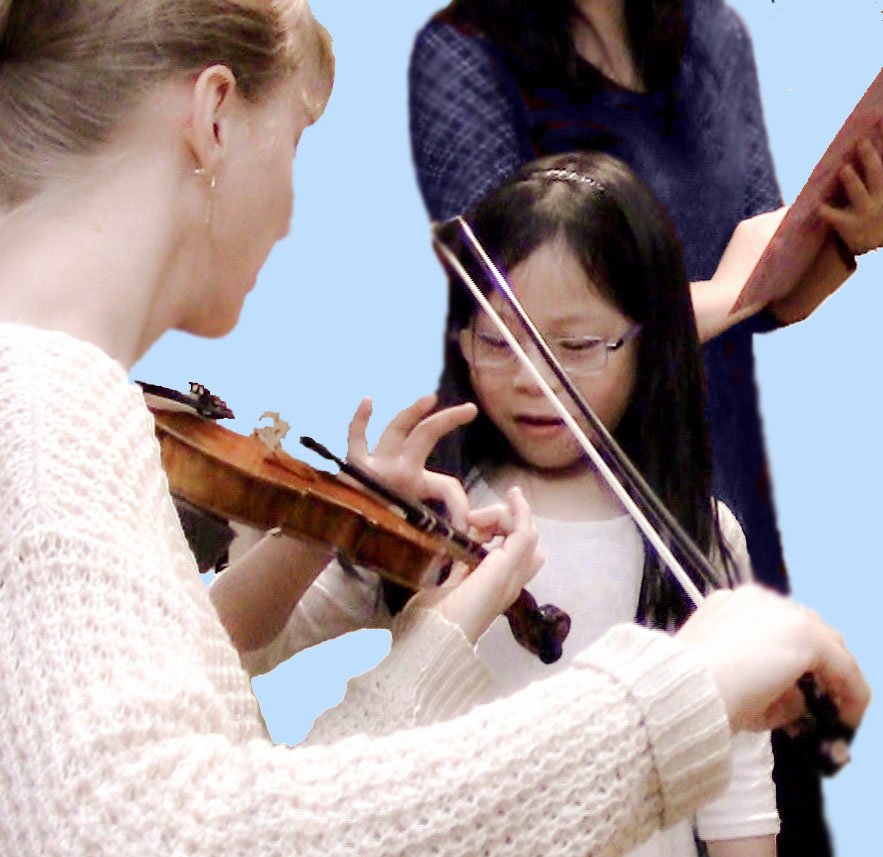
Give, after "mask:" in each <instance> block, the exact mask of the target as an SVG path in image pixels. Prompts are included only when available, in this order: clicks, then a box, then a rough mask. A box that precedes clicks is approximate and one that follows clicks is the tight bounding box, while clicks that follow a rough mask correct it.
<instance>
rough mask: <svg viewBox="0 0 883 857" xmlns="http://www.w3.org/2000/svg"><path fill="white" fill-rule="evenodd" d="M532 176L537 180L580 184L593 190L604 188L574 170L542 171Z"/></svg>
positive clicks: (589, 177)
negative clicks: (536, 177)
mask: <svg viewBox="0 0 883 857" xmlns="http://www.w3.org/2000/svg"><path fill="white" fill-rule="evenodd" d="M534 175H535V176H538V177H539V178H544V179H551V180H552V181H561V182H580V183H581V184H587V185H590V186H591V187H593V188H595V190H598V191H603V190H604V186H603V185H602V184H601V183H600V182H599V181H596V180H595V179H593V178H591V176H584V175H583V174H582V173H578V172H576V171H575V170H561V169H556V170H543V171H542V172H539V173H534Z"/></svg>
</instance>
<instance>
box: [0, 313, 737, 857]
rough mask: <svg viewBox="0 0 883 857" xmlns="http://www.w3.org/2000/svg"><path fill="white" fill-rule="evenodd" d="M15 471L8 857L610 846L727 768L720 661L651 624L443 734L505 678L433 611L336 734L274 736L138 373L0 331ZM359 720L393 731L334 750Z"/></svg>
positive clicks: (408, 634) (6, 688) (25, 332)
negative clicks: (219, 606)
mask: <svg viewBox="0 0 883 857" xmlns="http://www.w3.org/2000/svg"><path fill="white" fill-rule="evenodd" d="M0 463H2V468H0V653H2V657H0V854H2V855H3V857H7V855H9V857H31V855H33V857H38V855H39V857H51V855H65V857H67V855H75V856H76V855H82V857H86V855H88V857H101V855H113V857H118V855H139V857H141V855H206V857H208V855H212V857H217V855H220V854H223V855H249V857H255V855H261V856H262V855H277V854H278V855H286V857H291V855H295V854H297V855H312V854H315V855H323V857H325V855H329V854H333V855H337V854H341V855H342V854H352V855H360V857H363V855H405V854H407V855H417V857H419V855H424V854H427V855H428V854H433V855H455V854H456V855H476V854H488V855H497V854H500V855H502V854H505V855H509V857H515V856H516V855H525V857H535V855H537V854H558V853H567V854H579V855H587V854H607V855H609V854H616V853H620V852H622V851H624V850H625V849H627V848H628V847H629V846H630V845H632V844H633V843H634V842H636V841H638V840H640V839H642V838H643V837H645V836H646V835H647V834H648V833H649V832H650V831H651V830H652V829H653V828H655V827H656V826H658V825H659V824H667V823H671V822H673V821H674V820H676V819H678V818H680V817H682V816H683V815H684V814H686V813H689V812H691V811H693V810H694V809H695V808H696V806H697V805H698V804H699V803H700V802H701V801H702V800H703V799H704V798H706V797H707V796H708V795H709V794H711V793H713V792H714V791H715V789H717V788H718V787H719V786H720V784H721V783H722V781H723V779H724V777H725V774H726V759H727V753H728V747H729V730H728V726H727V721H726V717H725V713H724V710H723V706H722V703H721V700H720V697H719V696H718V695H717V693H716V691H715V689H714V687H713V684H712V682H711V679H710V677H709V675H708V673H707V671H706V670H705V669H704V668H703V667H701V666H700V665H699V664H697V663H695V662H694V661H693V660H692V658H691V656H690V654H689V653H688V652H687V651H685V650H684V649H683V648H682V647H681V646H680V645H679V644H678V643H677V641H675V640H672V639H670V638H668V637H666V636H664V635H662V634H657V633H653V632H650V631H646V630H643V629H640V628H636V627H632V626H621V627H619V628H616V629H614V630H613V631H612V632H611V633H610V634H608V635H607V636H606V637H605V638H604V639H602V640H601V641H600V642H599V643H598V644H596V645H595V646H593V647H592V648H591V649H590V650H588V651H587V652H586V653H584V654H583V655H582V656H581V657H580V658H578V659H577V662H576V663H575V664H574V666H573V667H572V668H571V669H570V670H568V671H566V672H564V673H562V674H561V675H559V676H557V677H555V678H553V679H550V680H548V681H546V682H542V683H539V684H536V685H533V686H531V687H530V688H528V689H527V690H525V691H523V692H521V693H519V694H516V695H515V696H513V697H511V698H509V699H505V700H499V701H497V702H494V703H492V704H490V705H486V706H479V707H477V708H475V709H474V710H472V711H471V713H469V714H468V715H467V716H463V717H457V718H454V719H451V720H447V721H445V722H438V723H434V724H433V725H430V726H423V725H421V724H424V723H431V722H433V721H436V720H438V719H439V718H442V717H447V716H450V715H453V714H457V713H459V712H462V711H465V710H467V709H468V708H469V707H470V706H471V705H472V704H473V703H474V701H475V700H476V699H477V698H479V697H480V696H481V695H482V694H483V693H484V692H485V690H486V687H487V676H486V675H485V674H484V672H483V670H482V668H481V667H480V665H479V663H478V662H477V660H476V658H475V656H474V653H473V651H472V648H471V647H470V646H469V645H468V644H467V643H466V641H465V638H463V637H462V635H460V633H459V631H458V630H457V629H456V628H453V627H452V626H449V625H447V624H446V623H444V622H443V621H441V620H440V619H439V617H438V615H437V614H436V613H433V612H428V613H416V614H409V615H406V616H405V618H404V620H403V621H402V623H401V627H400V628H399V629H398V633H397V635H396V639H395V642H394V644H393V649H392V651H391V653H390V656H389V657H388V658H387V660H386V661H385V662H384V663H383V664H382V665H381V666H380V667H379V668H378V669H377V670H375V671H373V672H372V673H369V674H367V675H366V676H364V677H362V678H360V679H358V680H354V681H353V682H352V683H351V685H350V687H349V689H348V691H347V697H346V699H345V701H344V703H343V704H342V705H341V706H340V708H339V709H336V710H335V711H333V712H331V713H329V714H328V715H326V716H325V717H324V718H323V719H322V722H321V725H320V727H319V729H320V731H319V732H317V733H316V734H315V735H314V736H313V740H314V742H315V746H310V747H298V748H294V749H292V748H287V747H278V746H274V745H273V744H272V743H271V741H270V740H269V738H268V736H267V734H266V729H265V728H264V724H263V721H262V720H261V716H260V713H259V710H258V706H257V702H256V700H255V698H254V696H253V695H252V692H251V687H250V683H249V678H248V675H247V674H246V673H245V671H244V670H243V669H242V667H241V666H240V663H239V658H238V656H237V653H236V651H235V650H234V648H233V646H232V645H231V644H230V642H229V640H228V639H227V636H226V634H225V632H224V630H223V628H222V626H221V625H220V623H219V622H218V619H217V617H216V615H215V613H214V610H213V608H212V606H211V603H210V601H209V598H208V596H207V594H206V591H205V589H204V587H203V585H202V583H201V582H200V580H199V578H198V576H197V573H196V568H195V564H194V562H193V559H192V557H191V556H190V554H189V552H188V550H187V546H186V542H185V540H184V537H183V534H182V532H181V530H180V527H179V525H178V522H177V518H176V515H175V512H174V509H173V506H172V503H171V501H170V498H169V495H168V491H167V484H166V481H165V476H164V474H163V473H162V470H161V467H160V462H159V450H158V446H157V444H156V442H155V440H154V438H153V431H152V421H151V417H150V415H149V413H148V412H147V411H146V409H145V408H144V406H143V403H142V402H141V399H140V394H139V392H138V390H137V389H136V388H133V387H131V386H129V384H128V383H127V379H126V375H125V372H124V371H123V369H122V368H121V367H120V366H119V365H118V364H116V363H115V362H113V361H112V360H110V359H109V358H108V357H107V356H106V355H104V354H103V353H102V352H101V351H99V350H97V349H96V348H94V347H92V346H91V345H88V344H85V343H82V342H79V341H77V340H75V339H72V338H70V337H68V336H65V335H63V334H58V333H47V332H41V331H36V330H33V329H29V328H24V327H20V326H15V325H8V324H3V325H0ZM302 692H303V693H309V688H303V690H302ZM354 722H359V723H361V724H362V725H363V729H362V731H363V732H364V733H374V734H373V735H371V736H370V737H369V735H368V734H359V735H353V736H352V737H349V738H347V739H345V740H342V741H336V740H335V735H340V734H344V733H347V732H350V731H352V728H353V727H352V724H353V723H354ZM403 726H414V727H415V728H413V729H409V730H406V731H396V730H399V729H400V727H403ZM379 733H389V734H386V735H384V736H382V737H378V735H379Z"/></svg>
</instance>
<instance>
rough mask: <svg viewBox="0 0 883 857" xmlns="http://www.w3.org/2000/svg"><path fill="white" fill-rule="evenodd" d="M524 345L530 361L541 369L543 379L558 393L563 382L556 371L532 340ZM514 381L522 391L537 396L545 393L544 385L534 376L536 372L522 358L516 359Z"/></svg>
mask: <svg viewBox="0 0 883 857" xmlns="http://www.w3.org/2000/svg"><path fill="white" fill-rule="evenodd" d="M522 347H523V348H524V351H525V353H526V354H527V356H528V358H530V362H531V363H532V364H533V365H534V366H535V367H536V368H537V369H539V371H540V376H541V377H542V379H543V380H544V381H545V382H546V383H547V384H548V385H549V386H550V387H551V388H552V390H553V391H554V392H555V393H556V394H557V393H559V392H560V391H561V382H560V381H559V380H558V378H557V377H556V376H555V373H554V372H553V371H552V370H551V369H550V368H549V367H548V366H547V365H546V361H545V360H543V358H542V356H541V355H540V352H539V349H537V347H536V346H535V345H534V344H533V343H532V342H529V343H526V344H525V345H524V346H522ZM512 383H513V385H514V386H515V388H516V389H517V390H519V391H521V392H525V393H529V394H530V395H535V396H542V395H544V393H543V390H542V387H541V386H540V384H539V382H538V381H537V379H536V377H535V376H534V373H533V372H531V371H530V369H528V367H526V366H524V365H522V363H521V361H520V360H516V362H515V366H514V367H513V376H512Z"/></svg>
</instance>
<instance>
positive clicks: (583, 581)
mask: <svg viewBox="0 0 883 857" xmlns="http://www.w3.org/2000/svg"><path fill="white" fill-rule="evenodd" d="M467 220H468V221H469V223H470V224H471V226H472V227H473V229H474V231H475V233H476V235H477V237H478V238H479V240H480V241H481V242H482V243H483V245H484V246H485V248H486V249H487V251H488V253H489V254H490V256H491V257H492V258H493V259H494V260H495V262H496V263H497V264H498V266H500V268H501V270H502V271H503V273H504V274H505V275H506V276H507V277H508V279H509V282H510V284H511V286H512V288H513V289H514V291H515V293H516V295H517V297H518V298H519V300H520V301H521V302H522V304H523V305H524V307H525V309H526V311H527V313H528V314H529V315H530V316H531V318H532V320H533V322H534V324H535V325H536V327H537V328H538V329H539V330H540V331H541V333H542V334H543V335H544V336H545V338H546V339H547V341H548V342H549V343H550V345H551V347H552V349H553V351H554V352H556V354H557V356H558V358H559V360H560V361H561V362H562V364H563V365H564V367H565V369H567V370H568V372H569V374H570V375H571V377H572V380H573V381H574V383H575V384H576V386H577V387H578V388H579V390H580V392H581V393H582V394H583V396H584V397H585V398H586V399H587V400H588V402H589V404H590V405H591V407H592V408H593V410H594V411H595V412H596V414H597V415H598V416H599V418H600V419H601V420H602V421H603V422H604V424H605V425H606V427H607V428H608V429H609V430H610V431H611V432H612V433H613V434H614V436H615V437H616V439H617V440H618V442H619V443H620V445H621V446H622V448H623V449H624V451H625V452H626V454H627V455H628V456H629V457H630V458H631V459H632V461H633V462H634V463H635V464H636V466H637V467H638V469H639V470H640V471H641V472H642V473H643V474H644V476H645V478H646V479H647V481H648V482H649V484H650V485H651V487H652V488H653V489H654V490H655V491H656V493H657V494H658V495H659V496H660V498H661V499H662V500H663V502H664V503H665V504H666V506H667V507H668V508H669V509H670V511H671V512H672V513H673V514H674V515H675V516H676V517H677V519H678V520H679V521H680V522H681V524H682V525H683V527H684V528H685V529H686V530H687V532H688V533H689V534H690V535H691V536H692V537H693V539H694V540H695V541H696V542H697V543H698V545H699V546H700V547H701V549H702V550H703V551H704V552H705V553H706V554H708V555H710V556H712V557H714V558H715V559H716V561H717V567H718V569H719V578H718V579H717V580H697V581H696V582H697V584H698V585H699V586H700V588H701V589H703V590H706V591H707V590H709V589H711V588H713V587H716V586H720V585H728V584H731V583H733V582H737V581H740V580H744V579H747V578H749V577H750V562H749V560H748V556H747V551H746V548H745V541H744V538H743V536H742V533H741V530H740V528H739V525H738V524H737V523H736V521H735V519H734V517H733V516H732V514H731V513H730V512H729V510H728V509H726V507H724V506H723V505H722V504H715V503H713V501H712V497H711V454H710V449H709V442H708V436H707V429H706V425H705V422H704V418H703V370H702V362H701V360H702V358H701V350H700V345H699V341H698V338H697V333H696V327H695V322H694V319H693V314H692V309H691V304H690V296H689V290H688V285H687V279H686V275H685V273H684V267H683V262H682V258H681V252H680V246H679V244H678V241H677V239H676V237H675V235H674V232H673V229H672V227H671V225H670V222H669V220H668V218H667V216H666V215H665V212H664V210H663V209H662V206H661V205H660V204H659V202H658V201H657V200H656V198H655V197H654V196H653V194H652V192H651V191H649V189H648V188H647V187H646V186H645V185H644V184H643V182H641V181H640V179H638V178H637V177H636V176H635V175H634V173H632V172H631V170H630V169H629V168H628V167H626V166H625V165H624V164H622V163H621V162H619V161H617V160H615V159H614V158H612V157H610V156H608V155H604V154H575V155H563V156H555V157H551V158H546V159H543V160H540V161H536V162H533V163H531V164H529V165H527V166H526V167H524V168H523V169H522V170H521V171H520V172H519V173H518V174H517V175H516V176H514V177H513V178H512V179H510V180H508V181H507V182H506V183H505V184H503V185H502V186H501V187H500V188H499V189H498V190H496V191H494V192H493V193H492V194H490V195H489V196H488V197H486V198H485V199H484V200H483V201H482V202H481V203H479V205H478V206H477V207H476V208H475V209H474V210H473V211H472V212H471V213H470V214H469V215H468V216H467ZM461 255H462V256H463V261H464V264H466V265H467V267H468V266H469V260H468V258H467V257H466V255H465V254H461ZM482 288H489V287H487V286H486V285H482ZM488 295H489V297H490V300H491V303H492V304H493V305H496V307H497V308H498V309H500V308H501V307H500V302H499V299H498V297H496V296H495V295H494V294H493V293H492V292H491V291H488ZM450 301H451V302H450V307H449V314H448V323H447V338H446V346H445V366H444V370H443V374H442V378H441V383H440V391H439V402H438V407H439V408H445V407H448V406H455V405H462V403H464V402H475V403H477V405H478V409H479V413H478V416H477V417H476V419H475V420H474V421H472V422H471V423H469V424H468V425H465V426H462V427H460V428H457V429H455V430H454V431H452V432H451V433H450V434H448V435H446V436H445V437H444V438H443V439H442V440H441V441H440V442H439V443H438V445H437V446H436V448H435V450H434V451H433V453H432V455H431V456H430V463H431V464H432V465H434V466H435V467H437V468H438V469H440V470H442V471H445V472H446V473H448V474H449V475H454V476H456V477H459V478H460V479H462V480H463V481H464V482H465V483H466V486H467V488H468V491H469V499H470V501H471V502H472V503H473V504H479V505H486V504H489V503H493V502H494V501H496V500H500V499H502V498H503V497H504V496H505V495H506V492H507V491H508V490H509V489H510V488H511V487H513V486H516V485H517V486H520V488H521V489H522V491H523V492H524V493H525V495H526V497H527V498H528V500H529V502H530V504H531V507H532V509H533V511H534V514H535V516H536V520H537V524H538V529H539V531H540V547H541V550H542V551H543V553H544V555H545V557H546V561H545V564H544V566H543V568H542V569H541V570H540V572H539V574H538V575H537V576H536V577H535V578H534V579H533V581H532V582H531V592H532V594H533V595H534V596H535V597H536V598H537V599H538V601H540V602H541V603H542V602H551V603H553V604H556V605H557V606H559V607H561V608H562V609H564V610H565V611H567V612H568V613H569V614H570V616H571V619H572V627H571V631H570V635H569V637H568V639H567V640H566V641H565V644H564V656H563V657H562V658H561V659H560V660H559V661H558V662H557V663H555V664H553V665H551V666H550V665H546V664H543V663H542V662H541V661H540V660H539V659H538V658H537V657H536V656H535V655H533V654H530V653H529V652H528V651H527V650H526V649H524V648H522V647H521V646H520V645H519V644H518V643H517V642H516V641H515V639H514V637H513V636H512V634H511V632H510V630H509V628H508V624H507V622H506V620H505V619H504V618H502V617H500V618H498V619H497V620H496V621H495V622H494V624H493V625H492V626H491V627H490V629H489V630H488V631H487V632H486V633H485V634H484V636H482V638H481V639H480V640H479V643H478V647H477V650H478V653H479V655H480V656H481V658H482V659H483V660H484V661H485V662H486V663H487V665H488V666H489V668H490V671H491V673H492V675H493V677H494V679H495V683H496V692H497V693H498V694H500V695H508V694H509V693H512V692H515V691H517V690H519V689H521V688H523V687H525V686H527V685H528V684H530V683H531V682H532V681H534V680H535V679H539V678H543V677H546V676H548V675H550V674H552V673H553V672H556V671H560V670H562V669H565V668H566V666H567V665H568V664H569V663H571V661H572V659H573V657H574V656H575V655H576V654H577V653H579V652H580V651H582V650H584V649H585V648H586V647H587V646H589V645H590V644H591V643H592V642H594V641H595V640H596V639H597V638H599V637H600V636H601V635H602V634H603V633H604V632H605V631H606V630H608V629H609V628H610V627H611V626H612V625H614V624H617V623H622V622H631V621H633V620H635V619H637V620H638V621H639V622H641V623H643V624H647V625H651V626H655V627H660V628H666V629H674V628H676V627H678V626H679V625H680V624H681V623H682V622H683V621H684V619H685V618H686V616H687V614H688V613H689V611H690V608H691V605H690V602H689V601H688V600H687V598H686V596H685V595H684V594H683V593H682V591H681V589H680V587H679V585H678V584H677V583H675V582H674V581H673V579H672V578H671V577H670V575H669V573H668V572H667V571H666V569H665V568H664V566H663V565H662V563H661V562H660V560H659V559H658V558H657V557H656V555H655V553H654V552H652V550H647V549H645V545H644V542H643V540H642V538H641V535H640V533H639V531H638V529H637V527H636V526H635V524H634V523H633V522H632V520H631V519H630V518H629V517H628V516H627V515H626V514H625V512H624V511H623V509H622V508H621V506H620V504H619V502H618V501H617V500H616V499H615V497H614V496H613V494H612V492H611V491H610V490H609V489H608V487H607V486H606V484H605V483H604V482H603V481H602V479H601V477H600V476H599V475H598V474H597V473H596V472H595V470H594V469H593V468H592V467H591V465H590V464H589V463H588V462H587V460H586V458H585V456H584V454H583V452H582V451H581V449H580V448H579V447H578V446H577V444H576V441H575V440H574V439H573V437H572V436H571V434H570V432H569V430H568V429H567V428H566V426H565V425H564V423H563V421H562V420H561V419H560V418H558V416H556V414H555V412H554V411H553V409H552V407H551V405H550V404H549V403H548V401H547V400H546V398H545V397H544V395H543V393H542V392H541V390H540V389H539V387H538V385H537V384H536V383H535V382H534V380H533V379H532V377H531V376H530V375H529V374H528V373H527V372H526V371H525V370H523V369H522V368H521V367H520V366H519V365H518V363H517V362H516V361H515V360H514V358H513V355H512V353H511V351H510V349H509V347H508V345H507V344H506V342H505V340H504V339H503V338H502V337H501V335H500V334H499V333H498V331H497V329H496V328H495V327H494V326H493V325H492V324H491V321H490V319H489V318H488V317H487V316H486V314H484V313H483V312H481V311H477V310H476V308H475V303H474V301H473V299H472V298H471V296H470V295H469V293H468V292H467V291H466V290H465V288H463V287H462V286H461V285H460V284H459V283H458V282H452V284H451V289H450ZM502 315H503V317H504V318H506V319H508V320H509V322H510V324H509V326H510V328H511V329H513V330H515V331H516V336H519V337H520V336H521V334H520V331H519V328H518V326H517V322H516V323H514V324H513V323H512V322H513V319H511V317H510V314H509V313H507V312H506V311H505V310H502ZM530 350H531V349H530V347H528V351H530ZM544 371H545V372H546V374H547V376H548V379H549V382H550V383H551V384H552V386H553V389H554V388H556V387H557V388H558V389H557V392H559V393H560V392H561V391H560V385H559V384H558V383H557V382H556V381H555V380H554V378H552V377H551V373H549V372H548V371H547V370H544ZM574 412H575V409H574ZM368 415H369V409H367V408H362V409H360V411H359V412H358V413H357V415H356V418H355V419H354V421H353V426H352V428H351V434H350V453H351V456H352V457H354V458H355V459H356V460H360V461H362V463H364V464H365V465H366V466H368V467H371V466H381V465H382V463H383V460H384V458H385V457H386V452H385V449H386V448H387V447H390V448H391V440H392V439H391V438H389V437H388V433H384V436H382V437H381V440H380V442H379V444H378V447H377V449H376V450H375V453H374V455H373V456H370V455H368V454H367V449H366V446H365V444H364V431H365V427H366V425H367V419H368ZM381 469H382V468H381ZM381 590H382V591H383V596H384V597H381V594H380V591H381ZM404 596H405V593H402V592H401V591H399V590H397V589H396V587H394V586H391V585H389V584H386V583H382V584H378V583H377V582H376V580H375V579H373V578H372V577H371V576H370V575H364V574H362V573H361V572H359V571H357V570H354V569H349V570H343V569H342V568H341V567H340V566H336V565H332V566H331V567H329V569H328V570H326V572H324V573H323V574H322V575H320V577H319V579H318V581H317V582H316V583H315V584H314V585H313V587H312V588H311V589H310V590H308V591H307V593H306V594H305V596H304V598H303V599H302V601H301V602H300V604H299V605H298V607H297V609H296V610H295V614H294V616H295V620H293V621H292V622H289V626H288V627H289V630H288V632H287V633H285V634H282V635H280V637H279V638H277V639H276V640H275V641H274V643H273V644H272V645H271V646H270V647H268V648H267V649H264V650H262V651H259V652H254V653H251V654H250V655H249V656H248V657H249V659H250V660H249V663H250V665H251V667H252V669H256V670H264V669H268V668H270V667H272V666H273V665H274V663H276V662H278V661H279V660H281V659H282V657H284V656H285V654H289V653H291V651H293V650H297V649H299V648H302V647H304V646H305V645H309V644H311V643H312V642H316V641H317V639H318V638H319V637H320V636H322V635H324V634H325V633H327V632H328V629H329V628H336V630H337V631H338V632H339V633H343V632H344V631H348V630H352V629H354V628H357V627H360V626H364V625H384V624H386V623H387V622H388V621H389V613H390V612H395V611H396V610H397V609H398V608H399V606H400V605H401V604H402V603H403V598H404ZM740 742H741V743H740V744H739V747H738V750H737V760H736V764H735V766H734V768H735V771H734V776H733V779H732V782H731V789H730V792H728V794H727V795H725V796H724V797H722V798H720V799H719V800H718V801H717V802H716V803H714V804H713V805H710V806H709V808H708V809H707V810H704V811H703V813H702V814H701V815H700V816H699V821H698V832H699V835H700V836H701V837H702V838H703V839H705V840H708V841H714V842H715V844H714V845H711V846H710V847H711V851H712V853H715V850H716V848H717V842H718V841H720V840H725V839H740V840H741V842H740V845H739V847H740V848H742V849H744V850H743V851H740V853H745V854H752V855H763V854H773V853H774V852H775V833H776V831H777V829H778V817H777V814H776V808H775V793H774V788H773V784H772V779H771V770H772V754H771V752H770V749H769V737H768V735H766V734H763V735H760V736H758V735H752V736H748V737H747V738H745V739H740ZM639 853H641V854H642V855H643V854H647V855H649V854H659V855H663V854H664V855H695V853H696V846H695V844H694V838H693V832H692V830H691V827H690V825H689V824H688V823H686V822H684V823H682V824H681V825H679V826H676V827H674V828H671V829H669V830H667V831H665V832H663V833H661V834H658V837H657V838H656V839H655V840H651V841H650V842H649V843H647V844H646V845H645V846H643V847H642V849H641V850H640V851H639ZM718 853H723V852H718Z"/></svg>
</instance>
